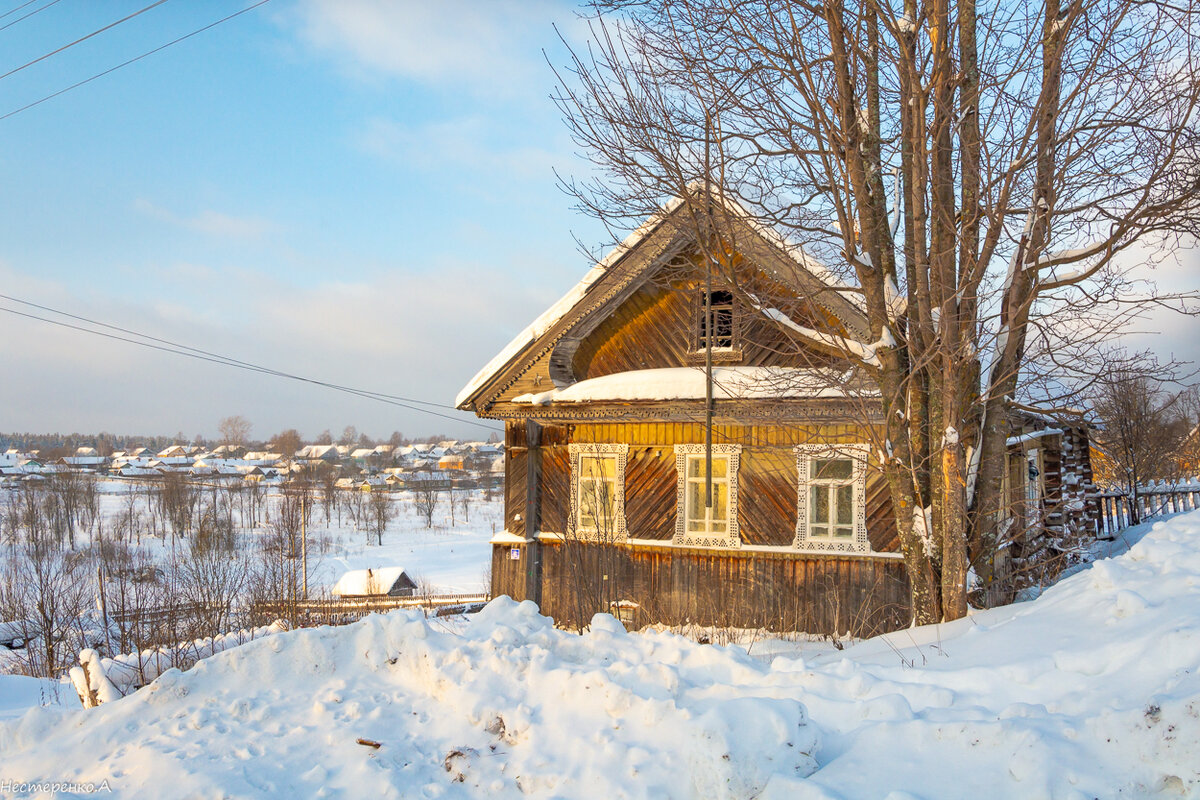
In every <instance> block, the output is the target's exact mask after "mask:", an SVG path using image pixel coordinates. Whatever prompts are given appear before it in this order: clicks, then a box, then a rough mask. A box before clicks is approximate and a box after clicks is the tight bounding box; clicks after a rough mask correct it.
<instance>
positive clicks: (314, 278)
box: [0, 0, 603, 436]
mask: <svg viewBox="0 0 1200 800" xmlns="http://www.w3.org/2000/svg"><path fill="white" fill-rule="evenodd" d="M146 4H148V0H144V1H140V2H81V0H63V1H62V2H60V3H58V4H56V5H54V6H52V7H50V8H48V9H46V10H45V11H44V12H41V13H39V14H37V15H35V16H33V17H31V18H30V19H28V20H25V21H22V22H20V23H18V24H16V25H13V26H12V27H11V28H9V29H7V30H0V52H3V53H4V54H5V55H4V58H3V64H4V65H5V68H4V69H3V70H0V72H3V71H7V70H8V69H11V68H13V67H15V66H19V65H21V64H24V63H25V62H26V61H29V60H32V59H34V58H36V57H38V56H40V55H42V54H44V53H46V52H49V51H52V50H54V49H55V48H57V47H59V46H61V45H62V44H65V43H67V42H69V41H72V40H74V39H76V38H78V37H80V36H83V35H86V34H87V33H89V32H91V31H93V30H96V29H97V28H99V27H102V26H103V25H106V24H108V23H110V22H112V21H114V20H116V19H119V18H121V17H122V16H125V15H126V14H129V13H132V12H133V11H136V10H138V9H139V8H141V7H143V6H144V5H146ZM248 4H249V0H243V1H242V2H226V1H225V0H213V1H212V2H204V3H183V2H180V1H179V0H174V2H168V3H166V4H164V5H162V6H160V7H157V8H154V9H152V10H150V11H147V12H146V13H144V14H142V15H140V16H138V17H136V18H135V19H132V20H130V21H128V22H126V23H123V24H122V25H120V26H118V27H116V28H114V29H112V30H110V31H108V32H106V33H104V34H101V35H99V36H97V37H95V38H94V39H91V40H89V41H87V42H84V43H82V44H80V45H78V46H76V47H74V48H72V49H70V50H68V51H66V52H64V53H61V54H59V55H56V56H53V57H51V58H49V59H47V60H45V61H43V62H41V63H39V64H36V65H34V66H31V67H29V68H28V69H25V70H23V71H21V72H19V73H16V74H14V75H11V76H9V77H8V78H5V79H2V80H0V114H3V113H7V112H8V111H9V110H12V109H15V108H18V107H20V106H22V105H24V104H25V103H27V102H30V101H32V100H36V99H38V98H40V97H42V96H45V95H47V94H49V93H51V92H53V91H57V90H58V89H61V88H63V87H64V86H67V85H69V84H71V83H74V82H75V81H77V80H81V79H83V78H86V77H88V76H90V75H92V74H95V73H96V72H99V71H101V70H103V69H107V68H108V67H111V66H113V65H115V64H117V63H120V62H121V61H124V60H125V59H127V58H131V57H133V56H136V55H138V54H140V53H142V52H144V51H146V50H149V49H151V48H153V47H156V46H158V45H160V44H163V43H165V42H167V41H170V40H171V39H174V38H176V37H177V36H181V35H183V34H185V33H188V32H190V31H192V30H194V29H196V28H199V27H201V26H202V25H205V24H208V23H209V22H212V21H214V20H216V19H219V18H221V17H223V16H225V15H227V14H229V13H232V12H233V11H236V10H238V9H240V8H242V7H244V6H245V5H248ZM16 5H18V0H10V3H7V4H4V5H3V7H2V8H0V13H3V12H4V11H7V10H9V9H10V8H13V7H15V6H16ZM39 5H42V3H41V2H39V3H36V4H34V5H32V6H30V7H28V8H27V9H24V10H22V11H20V12H17V13H16V14H13V15H11V16H9V17H6V18H2V19H0V25H3V24H7V23H8V22H11V21H12V20H13V19H15V18H16V17H18V16H20V15H21V14H22V13H26V12H27V11H29V10H32V9H34V8H37V7H38V6H39ZM555 23H557V24H558V25H559V27H560V29H561V30H563V31H564V32H565V33H566V35H568V36H570V35H572V32H573V31H576V30H578V26H579V22H578V21H577V19H576V18H575V16H574V10H573V7H572V6H571V5H570V4H566V3H548V2H536V1H534V2H530V1H529V0H523V1H522V2H489V3H453V2H451V3H408V2H387V3H384V2H377V3H370V2H361V3H360V2H355V3H346V2H333V1H332V0H328V1H322V0H305V1H303V2H297V1H296V0H274V1H273V2H271V3H268V4H267V5H265V6H263V7H262V8H259V9H256V10H254V11H252V12H250V13H247V14H245V15H243V16H241V17H238V18H237V19H235V20H232V21H230V22H228V23H225V24H223V25H221V26H218V27H216V28H214V29H212V30H210V31H207V32H205V33H203V34H200V35H198V36H196V37H193V38H192V39H189V40H187V41H185V42H182V43H180V44H178V45H175V46H173V47H171V48H169V49H167V50H164V51H163V52H161V53H159V54H156V55H154V56H151V57H149V58H147V59H145V60H143V61H141V62H139V63H137V64H134V65H131V66H129V67H126V68H124V69H122V70H120V71H117V72H115V73H113V74H111V75H109V76H106V77H104V78H101V79H99V80H97V81H94V82H92V83H90V84H88V85H87V86H84V87H82V88H80V89H77V90H75V91H73V92H70V93H68V94H65V95H63V96H61V97H58V98H56V99H54V100H51V101H48V102H46V103H44V104H42V105H40V106H38V107H36V108H33V109H30V110H28V111H25V112H23V113H21V114H18V115H15V116H13V117H10V118H9V119H6V120H3V121H0V181H2V183H3V185H4V186H5V188H6V190H5V191H3V192H2V193H0V208H2V210H3V213H2V214H0V285H3V287H4V289H2V290H0V291H3V293H5V294H11V295H13V296H16V297H21V298H23V299H30V300H34V301H36V302H39V303H42V304H45V305H48V306H53V307H56V308H62V309H64V310H68V311H71V312H73V313H77V314H81V315H84V316H90V317H94V318H97V319H100V320H104V321H107V322H110V323H115V324H119V325H123V326H127V327H130V328H133V329H137V330H140V331H145V332H148V333H152V334H154V335H157V336H161V337H163V338H167V339H172V340H176V341H181V342H183V343H186V344H190V345H193V346H196V347H201V348H204V349H209V350H212V351H215V352H220V353H223V354H227V355H231V356H234V357H237V358H241V359H243V360H247V361H252V362H255V363H260V364H264V365H267V366H270V367H273V368H276V369H280V370H285V371H289V372H296V373H301V374H304V375H309V376H313V377H318V378H321V379H324V380H328V381H333V382H337V383H341V384H346V385H351V386H356V387H362V388H366V389H371V390H374V391H380V392H386V393H389V394H397V395H404V396H410V397H417V398H422V399H428V400H433V401H438V402H444V403H447V404H449V403H451V402H452V400H453V397H454V395H455V393H456V392H457V390H458V388H459V387H460V386H461V385H462V384H463V383H465V381H466V380H467V379H468V378H469V377H470V376H471V375H472V374H473V373H474V371H475V369H477V368H478V367H479V366H480V365H481V364H483V363H484V362H486V361H487V359H488V358H490V357H491V355H493V354H494V352H495V351H496V350H498V349H499V347H500V346H501V345H502V344H503V343H504V342H505V341H507V339H508V338H509V337H510V336H511V335H512V334H514V333H515V332H516V331H517V330H519V329H520V328H521V327H522V326H523V325H524V324H525V323H526V322H527V321H528V320H529V319H531V318H532V317H534V316H536V315H537V313H539V312H540V311H541V310H542V308H544V307H545V306H547V305H548V304H549V303H551V302H553V301H554V300H555V299H556V298H557V297H558V296H559V295H560V294H561V293H562V292H563V291H565V290H566V289H567V288H568V287H569V286H570V285H571V284H573V283H574V281H575V280H576V279H577V278H578V276H579V274H581V273H582V272H583V271H584V270H585V269H586V268H587V266H588V265H587V263H586V259H585V258H584V257H583V256H582V255H581V254H580V253H579V251H578V249H577V245H576V243H575V239H574V237H573V233H574V234H578V235H579V236H580V237H581V238H582V239H584V240H585V241H589V242H591V243H594V244H599V243H601V241H602V239H603V234H602V232H601V230H600V228H599V226H598V225H596V223H594V222H592V221H590V220H588V219H586V218H583V217H582V216H580V215H578V214H576V213H574V212H573V211H572V210H571V208H570V200H569V198H567V197H566V196H565V195H564V194H562V193H561V192H560V191H559V190H558V189H557V188H556V186H555V179H554V175H553V169H554V168H558V169H559V170H560V171H565V172H567V173H572V172H576V173H577V172H579V171H580V170H581V169H583V168H584V165H583V162H582V161H580V160H579V159H578V158H577V157H576V156H575V155H574V152H573V147H572V145H571V142H570V140H569V138H568V136H567V134H566V131H565V128H564V127H563V125H562V124H561V123H560V121H559V118H558V114H557V111H556V109H555V108H554V106H553V104H552V102H551V101H550V100H549V97H548V96H549V94H550V92H551V90H552V89H553V85H554V76H553V74H552V72H551V70H550V68H549V66H548V65H547V63H546V56H544V55H543V49H545V50H546V52H547V53H548V54H549V56H550V58H551V59H552V60H554V61H555V62H556V63H562V62H563V61H564V55H563V51H562V48H561V45H560V43H559V41H558V38H557V34H556V33H555V29H554V27H553V25H554V24H555ZM6 305H7V306H9V307H13V306H12V304H11V303H6ZM0 325H3V326H4V328H3V329H4V331H5V335H4V339H5V341H6V346H4V347H3V348H0V380H2V381H3V382H4V384H6V385H7V387H8V391H6V392H5V394H6V395H7V396H8V397H10V398H13V399H12V401H11V402H8V401H6V403H5V410H4V412H3V414H0V429H4V430H39V431H42V430H63V431H66V430H82V431H94V430H101V429H103V430H109V431H116V432H145V433H174V432H176V431H182V432H184V433H185V434H186V435H188V436H192V435H195V434H197V433H203V434H211V433H213V432H215V428H216V424H217V421H218V420H219V419H220V418H221V417H223V416H226V415H229V414H242V415H244V416H246V417H248V418H249V419H250V420H251V421H252V422H253V423H254V426H255V433H256V434H257V435H259V436H268V435H270V434H272V433H274V432H276V431H278V430H280V429H282V428H285V427H293V426H294V427H297V428H299V429H300V431H301V433H302V434H305V435H309V436H315V435H316V434H317V433H319V432H320V431H321V430H322V429H325V428H330V429H332V430H333V431H334V432H335V433H337V432H339V431H340V430H341V429H342V427H344V426H345V425H348V424H354V425H356V426H357V427H358V428H359V430H361V431H366V432H368V433H370V434H372V435H375V436H387V435H388V434H390V433H391V432H392V431H393V430H401V431H403V432H405V433H408V434H410V435H412V434H418V433H421V434H423V433H433V432H437V431H445V432H447V433H449V434H452V435H459V436H463V435H468V434H470V433H471V432H472V431H475V432H479V433H483V434H484V435H486V433H487V431H486V430H483V429H479V428H475V427H473V426H470V425H466V424H462V423H458V424H456V423H453V422H451V421H448V420H442V419H438V418H436V417H428V416H426V415H419V414H415V413H413V412H409V411H406V410H404V409H399V408H395V407H391V406H387V405H382V404H378V403H374V402H371V401H367V400H360V399H357V398H354V397H350V396H348V395H344V394H340V393H335V392H331V391H328V390H323V389H319V388H314V387H309V386H304V385H300V384H293V383H290V382H287V381H281V380H278V379H274V378H268V377H265V376H259V375H254V374H250V373H242V372H239V371H234V370H229V369H227V368H223V367H218V366H215V365H210V364H204V363H201V362H193V361H189V360H185V359H180V358H177V357H174V356H169V355H165V354H160V353H155V352H153V351H149V350H143V349H141V348H136V347H133V346H130V345H127V344H123V343H120V342H110V341H105V340H102V339H97V338H94V337H84V336H81V335H79V334H74V333H71V332H69V331H65V330H61V329H57V328H53V327H51V326H48V325H45V324H44V323H39V322H35V321H27V320H21V319H19V318H16V317H13V316H12V315H7V314H6V315H4V317H3V319H2V320H0ZM12 390H16V391H12ZM458 416H460V417H461V418H462V419H468V418H467V417H465V416H462V415H458Z"/></svg>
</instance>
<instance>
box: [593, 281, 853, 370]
mask: <svg viewBox="0 0 1200 800" xmlns="http://www.w3.org/2000/svg"><path fill="white" fill-rule="evenodd" d="M698 286H699V284H698V282H697V281H696V280H695V278H690V279H689V278H686V277H676V278H673V279H671V281H670V283H668V284H665V285H664V284H661V283H658V282H656V281H651V282H649V283H646V284H645V285H643V286H642V287H641V288H639V289H638V290H637V291H636V292H634V293H633V294H632V295H631V296H630V297H629V299H627V300H626V301H625V302H624V303H623V304H622V305H621V306H620V307H619V308H617V309H615V310H614V311H613V312H612V314H611V315H610V316H609V317H608V318H607V319H605V320H604V321H603V322H601V323H600V325H599V326H597V328H596V329H595V330H594V331H592V333H591V334H589V335H588V336H587V337H586V338H584V340H583V341H582V342H581V343H580V345H579V349H578V350H577V351H576V353H575V357H574V359H573V362H572V371H573V372H574V375H575V379H576V380H586V379H588V378H597V377H600V376H602V375H611V374H613V373H617V372H628V371H630V370H638V369H655V368H661V367H680V366H686V365H689V364H693V365H694V364H696V363H697V356H696V354H695V352H694V351H693V348H694V346H695V343H696V337H697V333H696V330H695V327H696V323H697V319H698V316H697V314H698V309H699V307H700V298H701V296H702V295H701V293H700V290H699V288H698ZM766 296H779V294H775V295H766ZM793 316H794V317H795V318H796V319H797V321H799V322H800V323H801V324H803V325H806V326H809V327H817V326H821V327H825V326H827V323H824V322H818V321H817V320H815V319H814V318H813V315H812V314H805V313H803V312H801V311H798V310H797V311H794V312H793ZM735 318H736V320H737V350H738V353H737V354H736V357H730V356H729V355H727V354H718V355H717V358H718V359H719V361H720V363H722V364H740V365H745V366H788V367H822V366H827V365H829V364H830V363H832V362H833V361H834V360H835V359H834V357H832V356H830V355H828V354H826V353H822V352H819V351H817V350H815V349H813V348H811V347H809V346H807V345H804V344H801V343H799V342H797V341H793V340H792V339H790V338H789V336H788V335H787V333H786V332H785V329H783V328H782V327H781V326H780V325H779V324H778V323H776V322H773V321H772V320H769V319H767V318H766V317H765V316H763V315H762V314H761V313H758V312H756V311H754V310H752V309H749V308H745V307H744V305H743V306H741V307H739V308H738V309H737V311H736V313H735Z"/></svg>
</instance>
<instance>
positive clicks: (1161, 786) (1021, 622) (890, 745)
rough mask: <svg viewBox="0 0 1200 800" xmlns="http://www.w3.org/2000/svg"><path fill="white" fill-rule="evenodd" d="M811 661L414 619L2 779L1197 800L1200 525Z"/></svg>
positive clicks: (90, 718) (151, 705)
mask: <svg viewBox="0 0 1200 800" xmlns="http://www.w3.org/2000/svg"><path fill="white" fill-rule="evenodd" d="M1131 538H1132V537H1131ZM800 647H801V650H800V652H798V653H797V652H792V653H789V654H786V655H778V654H775V655H771V654H770V653H771V652H772V651H774V652H775V653H778V652H779V647H772V646H771V645H770V644H769V643H768V644H765V645H764V646H762V647H756V648H753V649H752V650H751V652H750V653H749V654H748V653H746V652H745V650H742V649H738V648H733V647H716V646H712V645H699V644H694V643H692V642H691V641H688V640H686V639H684V638H682V637H679V636H675V635H672V634H669V633H641V634H627V633H625V632H624V631H623V630H622V629H621V628H620V626H619V624H618V623H617V622H616V621H615V620H613V619H612V618H610V617H607V616H602V617H597V618H596V620H595V621H594V622H593V625H592V629H591V631H590V632H589V633H587V634H585V635H583V636H578V635H575V634H571V633H567V632H564V631H559V630H556V629H554V628H553V626H552V624H551V623H550V621H549V620H547V619H545V618H543V617H541V616H539V615H538V614H537V613H536V610H535V609H534V608H533V607H532V606H530V605H528V604H521V605H518V604H515V603H513V602H511V601H509V600H507V599H499V600H496V601H494V602H493V603H492V604H491V605H490V606H489V607H488V608H487V609H486V610H485V611H484V612H483V613H482V614H480V615H478V616H477V617H475V618H473V619H471V620H470V621H468V622H463V623H459V624H458V625H457V626H455V627H447V626H446V625H445V624H444V623H442V622H440V621H438V620H428V621H427V620H425V619H424V618H421V617H419V616H418V615H413V614H408V613H405V612H396V613H392V614H389V615H387V616H374V617H369V618H367V619H365V620H363V621H362V622H359V623H357V624H355V625H351V626H347V627H343V628H318V629H309V630H301V631H296V632H293V633H285V634H280V635H277V636H273V637H270V638H269V639H266V640H262V641H256V642H253V643H250V644H247V645H245V646H243V647H240V648H237V649H234V650H231V651H228V652H226V653H223V654H221V655H218V656H215V657H213V658H211V659H209V660H207V661H204V662H202V663H201V664H199V665H198V666H197V667H195V668H194V669H193V670H191V671H189V672H187V673H179V672H174V671H173V672H169V673H167V674H165V675H164V676H163V677H162V678H160V679H159V680H158V681H156V682H155V683H154V684H152V685H151V686H150V687H148V688H146V689H143V690H141V691H139V692H137V693H135V694H133V695H131V696H129V697H127V698H124V699H121V700H117V701H114V702H111V703H106V704H105V705H103V706H101V707H100V708H98V709H95V710H90V711H63V710H58V709H44V708H38V709H33V710H31V711H30V712H28V713H27V714H26V715H25V716H24V717H22V718H21V719H19V720H16V721H11V722H8V723H4V724H0V781H4V780H9V781H13V782H16V783H15V784H10V786H15V787H16V788H20V787H19V786H16V784H19V783H22V782H37V781H79V782H89V781H90V782H94V783H96V784H99V783H100V782H101V781H103V780H108V781H109V786H110V787H111V788H112V789H113V791H114V793H115V794H116V795H117V796H122V797H143V796H154V797H281V796H300V797H316V796H333V797H338V796H355V797H373V798H390V797H403V798H408V797H520V796H525V795H529V796H534V797H563V798H596V797H614V798H617V797H645V798H701V797H703V798H760V799H761V800H780V799H782V798H789V799H790V798H801V800H804V799H805V798H809V799H811V798H889V799H890V800H910V799H911V798H966V797H970V798H974V797H980V798H983V797H986V798H1072V799H1073V798H1111V797H1197V796H1200V674H1198V672H1200V513H1193V514H1188V515H1183V516H1179V517H1176V518H1174V519H1172V520H1169V521H1166V522H1162V523H1158V524H1155V525H1154V526H1153V527H1152V528H1151V529H1150V530H1149V531H1148V532H1146V533H1145V535H1144V537H1143V538H1142V539H1141V541H1139V542H1137V543H1136V544H1132V545H1131V546H1130V547H1129V548H1128V551H1127V552H1124V553H1122V554H1119V555H1115V556H1114V557H1112V558H1110V559H1107V560H1104V561H1100V562H1097V563H1096V564H1095V565H1093V566H1092V567H1091V568H1090V569H1086V570H1082V571H1080V572H1078V573H1077V574H1075V575H1073V576H1071V577H1069V578H1067V579H1065V580H1063V581H1061V582H1060V583H1059V584H1057V585H1056V586H1054V587H1051V588H1050V589H1048V590H1047V591H1046V592H1045V593H1043V595H1042V596H1041V597H1039V598H1038V599H1036V600H1033V601H1030V602H1026V603H1021V604H1017V605H1014V606H1010V607H1007V608H1001V609H994V610H990V611H986V612H982V613H979V614H975V615H973V616H972V617H970V618H968V619H965V620H960V621H958V622H956V623H952V624H948V625H941V626H932V627H928V628H920V629H913V630H908V631H903V632H899V633H895V634H891V635H889V636H886V637H878V638H876V639H871V640H867V641H864V642H861V643H858V644H856V645H855V646H853V647H851V648H849V649H847V650H845V651H833V652H831V651H829V650H828V649H827V648H825V649H822V650H819V651H812V652H807V653H806V652H805V651H804V650H803V645H800ZM359 740H363V741H364V742H367V744H362V743H359ZM371 743H377V744H378V747H376V746H374V745H373V744H371Z"/></svg>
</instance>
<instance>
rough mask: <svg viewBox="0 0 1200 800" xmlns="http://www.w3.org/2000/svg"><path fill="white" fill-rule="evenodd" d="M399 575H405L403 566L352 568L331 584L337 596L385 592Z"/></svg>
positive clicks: (389, 589)
mask: <svg viewBox="0 0 1200 800" xmlns="http://www.w3.org/2000/svg"><path fill="white" fill-rule="evenodd" d="M401 576H404V577H407V576H405V574H404V567H378V568H376V569H352V570H350V571H349V572H347V573H345V574H344V575H342V577H340V578H338V582H337V583H336V584H334V586H333V593H334V594H335V595H337V596H338V597H347V596H355V595H372V594H387V593H388V592H389V591H391V589H392V587H393V586H395V585H396V581H398V580H400V578H401ZM408 581H409V582H412V579H411V578H409V579H408ZM414 585H415V583H414Z"/></svg>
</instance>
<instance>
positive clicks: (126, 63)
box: [0, 0, 270, 120]
mask: <svg viewBox="0 0 1200 800" xmlns="http://www.w3.org/2000/svg"><path fill="white" fill-rule="evenodd" d="M269 2H270V0H258V2H257V3H253V4H251V5H248V6H246V7H245V8H243V9H242V10H241V11H235V12H233V13H232V14H230V15H229V16H227V17H222V18H221V19H219V20H217V21H216V22H210V23H209V24H207V25H205V26H204V27H203V28H197V29H196V30H194V31H192V32H191V33H188V34H185V35H183V36H180V37H179V38H178V39H172V40H171V41H169V42H167V43H166V44H164V45H159V46H158V47H156V48H154V49H153V50H147V51H146V52H145V53H142V54H141V55H140V56H135V57H134V58H131V59H129V60H128V61H122V62H121V63H120V64H117V65H116V66H115V67H109V68H108V69H106V70H104V71H103V72H97V73H96V74H95V75H93V76H92V77H90V78H85V79H83V80H81V81H79V82H78V83H73V84H71V85H70V86H68V87H66V88H65V89H59V90H58V91H57V92H54V93H52V94H48V95H46V96H45V97H43V98H42V99H40V100H34V101H33V102H32V103H27V104H26V105H23V106H21V107H20V108H18V109H14V110H13V111H9V112H8V113H7V114H4V115H0V120H6V119H8V118H9V117H11V116H14V115H16V114H20V113H21V112H22V111H28V110H29V109H31V108H33V107H34V106H40V105H41V104H42V103H45V102H46V101H47V100H53V99H54V98H56V97H58V96H59V95H62V94H66V93H67V92H69V91H72V90H73V89H78V88H79V87H80V86H84V85H86V84H89V83H91V82H92V81H94V80H96V79H97V78H103V77H104V76H105V75H108V74H110V73H113V72H116V71H117V70H119V69H121V68H122V67H128V66H129V65H130V64H133V63H136V62H138V61H141V60H142V59H143V58H147V57H149V56H152V55H154V54H155V53H158V52H160V51H162V50H166V49H167V48H168V47H170V46H171V45H175V44H179V43H180V42H182V41H184V40H185V39H190V38H192V37H193V36H196V35H197V34H201V33H204V32H205V31H207V30H209V29H210V28H215V27H217V26H218V25H220V24H221V23H223V22H228V21H229V20H231V19H233V18H234V17H240V16H241V15H242V14H245V13H246V12H247V11H253V10H254V9H256V8H258V7H259V6H261V5H266V4H267V3H269Z"/></svg>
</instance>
